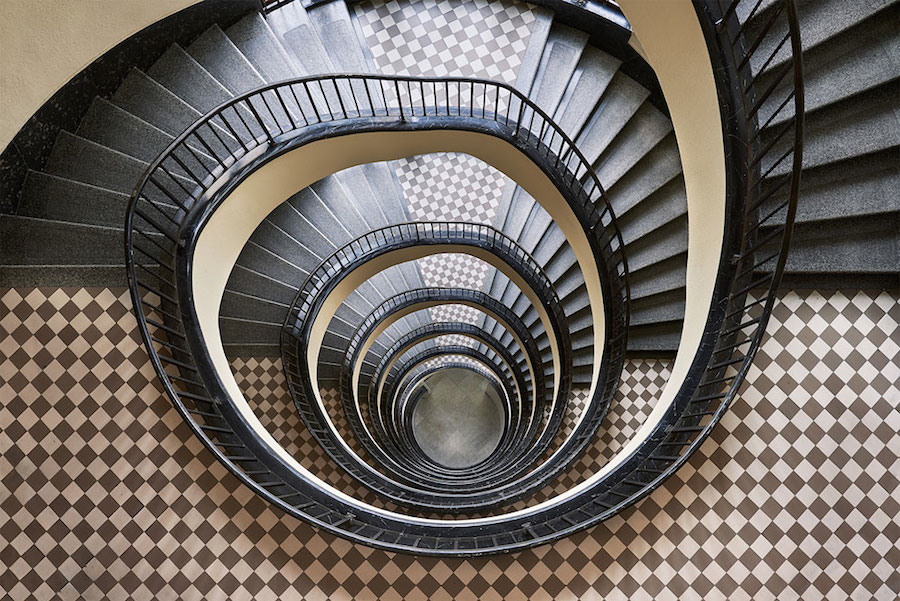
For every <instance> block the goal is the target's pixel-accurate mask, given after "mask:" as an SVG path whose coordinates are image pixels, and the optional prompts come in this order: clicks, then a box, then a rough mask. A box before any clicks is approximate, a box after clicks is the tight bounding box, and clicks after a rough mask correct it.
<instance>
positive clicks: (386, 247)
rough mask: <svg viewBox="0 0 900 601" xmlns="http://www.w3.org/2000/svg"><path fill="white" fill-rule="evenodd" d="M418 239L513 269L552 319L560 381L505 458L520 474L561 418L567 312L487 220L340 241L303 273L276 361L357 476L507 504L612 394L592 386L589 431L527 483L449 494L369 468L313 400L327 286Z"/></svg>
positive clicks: (464, 505)
mask: <svg viewBox="0 0 900 601" xmlns="http://www.w3.org/2000/svg"><path fill="white" fill-rule="evenodd" d="M421 244H429V245H451V246H462V247H474V248H479V249H484V250H488V251H489V252H491V254H492V255H494V256H496V257H498V258H500V259H501V260H502V261H503V262H504V263H506V264H507V265H509V266H510V267H511V268H513V270H515V271H516V272H517V273H518V275H519V276H521V277H522V278H523V279H524V280H525V282H526V283H528V284H529V285H530V287H531V290H533V291H534V292H535V294H536V295H537V296H538V298H539V299H540V302H541V304H542V305H543V306H544V307H545V308H546V309H547V311H548V313H549V314H550V315H551V316H552V318H551V325H553V327H554V332H553V336H554V337H555V338H556V339H557V340H558V341H559V343H558V347H559V349H560V353H561V363H562V364H561V370H562V372H561V375H560V382H561V385H560V387H559V388H558V389H557V390H556V398H554V399H553V400H552V403H553V404H552V412H551V417H550V420H549V421H548V422H547V424H546V425H545V426H544V429H543V431H542V433H541V435H540V437H539V438H538V439H537V441H536V442H535V443H534V444H533V445H532V446H531V447H529V448H528V449H527V452H525V453H524V454H523V455H522V456H520V457H517V458H516V460H515V461H512V462H510V463H509V465H507V466H506V468H505V471H504V473H506V474H514V473H516V472H521V471H522V470H524V469H525V468H526V467H527V466H528V465H530V464H531V463H532V462H533V461H535V460H536V459H537V458H538V457H540V455H541V454H542V453H543V451H544V450H545V449H546V448H547V446H549V445H550V443H551V442H552V440H553V438H554V436H555V434H556V431H557V430H558V428H559V425H560V424H561V423H562V419H563V410H564V406H565V402H566V400H567V398H568V392H569V378H570V367H569V366H570V365H571V348H570V343H569V340H568V331H567V329H566V328H565V325H564V324H565V323H566V322H565V312H564V311H563V309H562V306H561V304H560V301H559V298H558V296H557V294H556V292H555V290H554V287H553V285H552V283H551V282H550V280H549V278H548V277H547V276H546V275H545V274H544V273H543V269H542V268H541V267H540V265H539V264H538V263H537V262H536V261H535V260H534V259H533V258H532V257H531V256H530V255H529V254H528V253H527V252H526V251H525V250H524V249H522V248H521V247H520V246H519V245H518V244H516V243H515V242H513V241H512V240H511V239H510V238H508V237H507V236H506V235H505V234H503V233H502V232H500V231H498V230H496V229H495V228H493V227H491V226H489V225H485V224H475V223H460V222H412V223H404V224H398V225H392V226H386V227H383V228H379V229H377V230H373V231H372V232H369V233H367V234H365V235H363V236H361V237H359V238H357V239H355V240H353V241H351V242H349V243H347V244H345V245H344V246H343V247H341V248H339V249H337V250H336V251H335V252H334V253H332V255H330V256H329V257H328V258H326V259H325V260H323V261H322V263H321V264H320V265H319V267H318V268H316V269H315V270H313V271H312V272H311V273H310V274H309V276H307V278H306V281H305V283H304V284H303V286H301V287H300V288H299V289H298V291H297V294H296V295H295V298H294V302H293V303H292V304H291V307H290V309H289V310H288V315H287V317H286V318H285V324H284V328H283V330H282V361H283V362H284V368H285V374H286V376H287V381H288V385H289V388H290V391H291V395H292V396H293V398H294V399H295V404H296V406H297V408H298V410H299V411H300V413H301V416H302V417H303V420H304V422H305V423H306V425H307V428H308V429H309V430H310V431H311V432H312V433H313V435H314V436H315V437H316V439H317V441H318V442H319V444H320V445H321V446H322V447H323V448H324V449H325V450H326V452H328V454H329V455H330V456H331V457H332V458H333V459H334V460H335V461H336V462H337V463H338V464H340V465H341V466H342V467H343V468H344V470H345V471H347V473H348V474H350V475H351V476H353V477H354V478H355V479H356V480H358V481H359V482H361V483H363V484H365V485H366V486H367V487H369V488H370V489H372V490H374V491H376V492H378V493H379V494H382V495H383V496H385V497H387V498H390V499H391V500H393V501H394V502H398V503H406V504H415V505H416V506H418V507H421V508H426V509H434V510H438V511H449V512H462V511H468V510H471V509H476V508H482V507H488V506H494V505H497V504H500V503H506V502H510V501H511V500H514V499H515V498H519V497H521V496H523V495H525V494H528V492H530V491H532V490H537V489H539V488H540V487H541V486H543V483H544V482H545V481H546V480H547V479H549V478H552V477H553V476H554V475H555V474H556V473H558V472H559V471H561V470H562V469H564V468H565V467H566V466H567V465H569V464H570V463H571V462H572V461H574V459H575V457H576V455H577V453H578V452H579V451H580V449H581V447H582V446H583V444H584V443H585V442H586V441H587V440H588V439H589V438H591V437H592V436H593V432H594V431H595V430H596V428H597V427H598V426H599V423H600V420H602V418H603V415H604V414H605V412H606V410H607V408H608V406H609V402H610V400H611V394H610V393H609V391H608V390H607V389H600V388H598V389H597V390H596V391H595V394H594V398H592V399H591V402H590V403H589V405H588V409H587V413H588V414H589V415H588V417H586V419H584V420H583V421H582V423H581V424H579V428H580V432H585V431H586V430H587V429H588V428H590V429H591V430H590V431H589V432H587V433H586V435H583V436H580V437H572V438H571V439H570V440H568V441H567V443H566V444H564V445H563V447H561V448H560V449H559V450H558V452H557V453H555V454H554V456H553V457H552V458H551V460H550V461H548V462H546V463H545V464H543V465H542V466H540V467H539V468H537V469H536V471H535V472H532V473H530V474H529V475H528V476H529V477H528V478H527V481H526V478H525V477H524V476H519V477H518V478H517V479H515V480H513V481H511V482H509V483H507V484H505V485H504V486H502V487H497V488H495V489H493V490H491V491H489V492H488V491H485V492H454V493H452V494H451V493H449V492H447V493H443V494H440V493H438V492H436V491H425V490H422V491H421V493H420V494H415V493H414V492H412V491H410V490H409V489H408V486H409V485H403V486H400V487H398V484H400V483H398V482H396V481H394V480H393V479H391V478H388V477H386V475H383V474H381V473H379V472H378V471H376V470H374V469H373V468H372V467H371V466H369V465H368V464H366V463H365V462H364V461H362V460H361V458H360V457H359V456H357V455H356V454H355V453H353V451H352V450H351V449H350V447H349V445H348V444H347V443H346V441H344V440H343V439H342V438H341V437H340V436H339V434H338V433H337V432H336V431H335V430H334V427H333V426H332V425H331V424H330V422H329V421H328V419H327V414H326V412H325V411H324V408H323V407H322V406H321V404H320V403H319V402H317V400H315V399H316V396H315V395H316V390H317V383H316V382H314V381H312V380H311V378H310V376H309V366H308V365H307V363H306V361H307V359H306V348H307V347H308V337H309V332H310V331H311V330H312V328H313V323H314V320H315V319H316V318H317V315H318V312H319V309H320V307H321V306H323V304H324V303H325V302H326V300H327V298H328V294H329V293H330V291H331V290H333V289H334V288H336V287H337V286H338V284H339V283H340V281H341V280H342V279H343V278H344V277H346V276H347V274H348V273H350V272H352V271H353V270H354V269H356V268H357V267H358V266H360V265H363V264H365V263H367V262H369V261H371V260H373V259H375V258H377V257H380V256H381V255H383V254H386V253H389V252H394V251H397V250H400V249H403V248H408V247H412V246H419V245H421ZM357 408H358V406H357ZM532 415H533V417H532V419H531V421H530V426H529V429H528V430H527V432H526V433H525V435H524V438H525V439H526V440H531V439H532V438H533V437H534V436H535V435H536V434H537V427H538V423H539V422H538V420H537V419H535V417H539V416H540V412H537V411H532ZM370 418H371V416H370ZM358 419H360V420H362V415H361V414H360V415H358ZM371 421H372V422H373V423H374V424H376V426H377V427H378V430H376V433H377V434H378V436H379V437H381V438H382V440H385V439H386V434H385V433H384V432H383V423H381V422H379V421H378V419H377V416H376V417H375V418H371ZM370 436H371V435H370ZM382 455H383V458H384V459H386V460H388V461H389V460H390V458H389V457H387V456H386V455H384V454H383V453H382ZM395 463H396V462H395ZM499 479H500V478H499V477H498V480H499ZM504 479H505V477H504ZM491 482H493V480H491ZM411 484H412V483H411Z"/></svg>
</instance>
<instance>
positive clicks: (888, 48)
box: [758, 6, 900, 125]
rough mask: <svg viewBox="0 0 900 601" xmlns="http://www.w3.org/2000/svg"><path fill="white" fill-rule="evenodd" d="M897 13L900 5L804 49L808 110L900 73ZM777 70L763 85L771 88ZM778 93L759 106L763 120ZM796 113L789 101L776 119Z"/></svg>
mask: <svg viewBox="0 0 900 601" xmlns="http://www.w3.org/2000/svg"><path fill="white" fill-rule="evenodd" d="M898 13H900V6H895V7H893V8H891V9H888V10H887V11H885V14H883V15H879V16H878V17H877V18H871V19H868V20H866V21H864V22H862V23H860V24H858V25H856V26H854V27H852V28H849V29H845V30H843V31H841V32H840V33H839V34H838V35H837V36H835V37H834V38H832V39H831V40H829V41H827V42H826V43H823V44H821V45H819V46H817V47H815V48H812V49H805V50H804V52H803V61H804V65H803V88H804V94H805V109H806V114H807V115H809V114H811V113H813V112H815V111H817V110H819V109H822V108H825V107H827V106H830V105H832V104H835V103H837V102H840V101H843V100H845V99H847V98H850V97H852V96H856V95H857V94H861V93H864V92H865V91H866V90H870V89H872V88H875V87H878V86H880V85H883V84H885V83H888V82H889V81H891V80H894V79H897V78H898V77H900V67H898V66H897V65H898V63H897V61H898V56H900V39H898V36H897V35H895V33H896V23H897V20H898V18H900V17H898ZM775 72H777V69H776V70H775V71H772V70H770V71H769V75H768V76H766V75H764V76H763V77H762V78H761V79H760V81H759V84H758V88H759V89H763V90H764V89H766V88H767V87H768V85H769V83H770V81H771V79H772V78H773V77H774V73H775ZM782 89H783V87H782ZM773 97H777V101H776V100H773V101H772V102H767V105H766V106H764V107H763V109H762V110H761V111H760V120H761V121H762V122H765V121H766V120H767V119H768V118H769V117H770V116H771V114H772V111H773V110H775V109H776V108H778V104H779V103H780V102H781V100H782V99H783V98H784V95H783V94H779V93H778V92H776V93H775V94H773ZM793 114H794V113H793V105H789V106H787V107H785V108H784V109H783V110H782V111H780V112H779V114H778V116H776V117H775V119H774V120H773V124H776V125H777V124H778V123H781V122H783V121H784V120H786V119H788V118H790V117H792V116H793Z"/></svg>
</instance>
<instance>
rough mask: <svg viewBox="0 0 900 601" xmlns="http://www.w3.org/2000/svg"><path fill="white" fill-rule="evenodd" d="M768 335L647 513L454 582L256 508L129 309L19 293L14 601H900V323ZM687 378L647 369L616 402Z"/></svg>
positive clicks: (6, 482)
mask: <svg viewBox="0 0 900 601" xmlns="http://www.w3.org/2000/svg"><path fill="white" fill-rule="evenodd" d="M769 332H770V335H769V337H768V338H767V340H766V341H765V342H764V343H763V345H762V347H761V350H760V354H759V356H758V359H757V361H756V363H755V364H754V367H753V369H752V370H751V372H750V374H749V376H748V383H747V384H746V385H745V386H744V388H743V390H742V392H741V394H740V396H739V398H738V399H736V401H735V402H734V404H733V405H732V408H731V409H730V411H729V412H728V414H727V415H726V417H725V419H724V420H723V421H722V423H721V424H720V426H718V427H717V428H716V430H715V431H714V433H713V435H712V436H711V437H710V439H708V440H707V441H706V443H705V444H704V445H703V446H702V447H701V448H700V450H699V451H698V452H697V453H696V454H695V455H694V456H692V458H691V459H690V461H689V462H688V464H687V465H686V466H685V467H684V468H683V469H682V470H680V471H679V472H678V473H677V474H676V475H675V476H674V477H672V478H670V479H669V480H668V481H667V482H666V483H665V484H664V485H663V486H662V487H661V488H659V489H658V490H657V491H655V492H654V493H653V494H652V495H650V496H649V497H648V498H646V499H645V500H643V501H642V502H640V503H639V504H638V505H636V506H635V507H633V508H631V509H629V510H627V511H625V512H624V513H623V514H621V515H620V516H617V517H614V518H612V519H610V520H607V521H605V522H603V523H602V524H600V525H598V526H597V527H595V528H593V529H591V530H589V531H587V532H583V533H580V534H577V535H575V536H572V537H570V538H568V539H566V540H562V541H559V542H557V543H554V544H552V545H545V546H543V547H539V548H537V549H533V550H529V551H524V552H521V553H516V554H511V555H505V556H499V557H490V558H481V559H471V560H452V561H450V560H437V559H426V558H416V557H411V556H407V555H397V554H391V553H385V552H381V551H376V550H372V549H368V548H365V547H359V546H354V545H352V544H350V543H348V542H345V541H343V540H339V539H336V538H334V537H331V536H329V535H327V534H324V533H320V532H317V531H315V530H314V529H312V528H310V527H309V526H306V525H305V524H303V523H300V522H298V521H297V520H295V519H293V518H290V517H288V516H286V515H283V514H281V513H279V512H277V511H274V510H273V509H272V508H270V507H269V506H267V505H266V503H264V502H263V501H261V500H260V499H258V498H257V497H255V496H254V495H253V494H252V493H251V492H250V491H249V490H248V489H247V488H246V487H244V486H242V485H241V484H240V483H239V482H238V481H237V480H236V479H235V478H233V477H232V476H231V475H230V474H229V473H228V472H227V471H226V470H225V469H224V468H222V467H221V466H219V464H218V463H216V462H215V460H213V459H212V457H211V456H210V454H209V453H208V452H207V451H206V450H205V449H204V448H203V447H202V445H201V444H200V443H199V442H198V441H197V440H196V439H195V437H194V436H193V435H192V434H191V432H190V430H189V429H188V427H187V426H186V425H185V424H184V423H183V422H182V420H181V418H180V417H179V416H178V414H177V413H176V412H175V410H174V409H173V408H172V406H171V404H170V403H169V401H168V400H167V399H166V398H165V396H164V395H163V394H162V391H161V390H160V388H159V386H158V385H157V384H156V383H155V382H156V380H155V374H154V373H153V369H152V367H151V366H150V364H149V363H148V361H147V358H146V355H145V354H144V352H143V350H142V348H141V345H140V341H139V338H138V336H137V332H136V328H135V323H134V319H133V317H132V316H131V314H130V303H129V299H128V295H127V293H126V292H125V291H124V290H123V289H117V290H110V289H13V290H9V289H6V290H0V599H2V600H4V601H5V600H13V601H25V600H37V599H123V598H135V599H280V598H298V599H346V600H349V599H421V598H436V599H546V600H550V599H554V600H557V599H563V600H570V599H610V600H624V599H639V600H650V599H653V600H674V599H703V600H708V599H709V600H724V599H728V600H738V601H742V600H748V601H749V600H753V601H757V600H776V599H777V600H779V601H786V600H803V601H809V600H820V599H833V600H841V601H844V600H846V599H865V600H870V599H876V600H879V601H882V600H883V601H888V600H890V601H893V600H894V599H896V598H897V597H898V595H900V574H898V569H897V568H898V566H900V500H898V499H900V480H898V476H897V474H898V473H900V386H898V383H900V299H898V297H897V296H894V295H890V294H886V293H877V294H874V293H864V292H858V293H852V294H846V293H842V292H836V293H829V294H825V295H822V294H818V293H814V292H804V293H787V294H785V295H784V296H783V298H782V300H781V302H779V303H778V304H777V305H776V308H775V312H774V315H773V320H772V323H771V325H770V328H769ZM234 369H235V372H236V373H238V379H239V380H240V381H241V385H242V386H243V387H244V390H246V391H247V392H248V395H250V396H256V397H257V398H258V401H257V407H256V411H257V414H258V415H263V416H268V419H269V420H270V423H271V424H273V426H272V427H273V428H274V429H275V430H276V431H278V430H280V431H282V432H283V433H284V434H283V436H284V437H285V439H286V440H289V439H290V437H291V436H293V435H292V434H289V430H290V426H288V425H281V424H283V423H284V422H283V421H282V418H280V417H277V416H276V413H275V412H271V411H273V410H270V408H269V407H268V406H266V405H264V404H263V403H262V397H263V396H264V395H268V394H271V395H273V399H277V398H278V395H279V394H281V393H280V392H279V386H283V384H281V382H282V380H280V379H279V378H280V376H278V373H277V369H276V367H275V365H274V364H271V365H270V364H265V363H263V362H259V363H258V364H256V363H253V362H249V361H248V362H247V363H246V364H244V365H238V364H235V365H234ZM667 369H668V366H667V365H666V364H664V363H659V364H656V363H653V362H648V364H642V363H639V362H634V363H633V364H632V365H631V366H630V367H629V368H628V373H629V375H628V376H627V377H626V380H625V382H624V384H623V393H622V394H621V395H620V397H619V399H618V402H619V403H623V404H624V403H625V402H626V401H627V400H628V396H629V390H628V389H629V388H631V389H637V388H642V389H644V390H646V391H649V392H655V391H656V390H658V388H659V386H660V385H661V383H662V381H663V380H664V379H665V377H666V376H667ZM635 394H637V393H635ZM635 398H637V397H635ZM272 402H275V400H273V401H270V403H272ZM283 404H284V405H287V403H283ZM637 413H638V414H641V413H643V409H641V410H639V411H638V412H637ZM620 415H622V416H627V415H629V411H627V410H625V411H622V412H621V413H620ZM620 419H621V420H623V423H624V422H627V421H629V419H630V418H628V417H621V418H620ZM298 427H300V426H299V425H298ZM632 427H633V426H632ZM300 429H301V430H302V427H300ZM621 435H622V436H627V435H626V434H621ZM618 436H619V434H616V436H615V439H618ZM294 440H295V441H299V440H300V438H299V435H297V437H296V438H294ZM611 440H612V439H611ZM293 444H295V445H298V444H302V443H300V442H295V443H293ZM597 444H599V445H604V446H603V449H604V450H603V451H602V452H601V453H600V456H604V453H606V452H609V451H607V450H606V449H607V446H608V445H609V444H611V442H610V441H609V440H607V441H599V442H598V443H597ZM322 469H323V470H324V469H326V467H325V466H322ZM572 477H573V478H575V477H579V478H580V476H572Z"/></svg>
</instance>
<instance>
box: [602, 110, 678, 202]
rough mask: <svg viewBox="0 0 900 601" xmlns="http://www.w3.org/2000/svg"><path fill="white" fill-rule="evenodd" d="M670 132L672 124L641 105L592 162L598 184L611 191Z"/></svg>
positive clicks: (657, 111)
mask: <svg viewBox="0 0 900 601" xmlns="http://www.w3.org/2000/svg"><path fill="white" fill-rule="evenodd" d="M671 131H672V122H671V121H669V119H668V118H667V117H666V116H665V115H663V114H662V113H661V112H659V110H658V109H657V108H656V107H654V106H653V105H651V104H649V103H644V105H643V106H641V108H639V109H638V110H637V112H636V113H635V114H634V116H633V117H632V118H631V119H630V120H629V121H628V123H626V124H625V127H623V128H622V131H620V132H619V134H618V135H617V136H616V138H615V140H613V141H612V143H611V144H610V145H609V146H608V147H607V148H606V150H605V151H604V152H603V154H602V155H601V157H600V159H599V160H598V161H597V162H596V163H595V165H594V170H595V171H596V172H597V177H598V178H599V179H600V184H601V185H602V186H603V187H604V188H605V189H609V188H612V186H613V185H614V184H615V183H616V182H617V181H618V180H619V178H621V177H622V176H623V175H624V174H626V173H627V172H628V170H629V169H631V168H632V167H634V166H635V165H636V164H637V163H638V162H639V161H640V160H641V159H642V158H644V156H645V155H646V154H647V153H648V152H650V151H651V150H652V149H653V148H654V147H655V146H656V145H657V144H658V143H659V142H660V141H661V140H662V139H663V138H664V137H665V136H666V135H667V134H668V133H669V132H671Z"/></svg>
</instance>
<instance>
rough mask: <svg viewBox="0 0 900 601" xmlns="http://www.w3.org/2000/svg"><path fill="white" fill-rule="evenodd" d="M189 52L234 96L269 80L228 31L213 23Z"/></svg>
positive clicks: (188, 48) (190, 47)
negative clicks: (257, 68)
mask: <svg viewBox="0 0 900 601" xmlns="http://www.w3.org/2000/svg"><path fill="white" fill-rule="evenodd" d="M187 52H188V54H190V55H191V57H193V59H194V60H195V61H197V63H198V64H200V66H202V67H203V68H204V69H205V70H206V71H207V72H208V73H209V74H210V75H212V76H213V77H215V78H216V79H217V80H218V81H219V83H221V84H222V85H223V86H224V87H225V88H226V89H227V90H228V91H229V92H231V94H232V95H238V94H241V93H244V92H247V91H249V90H252V89H255V88H258V87H260V86H262V85H264V84H265V83H266V80H265V78H264V77H263V76H262V75H261V74H260V73H259V71H257V70H256V67H254V66H253V63H251V62H250V61H249V60H248V59H247V57H246V56H244V54H243V53H242V52H241V51H240V50H239V49H238V47H237V46H235V45H234V42H232V41H231V39H229V37H228V36H227V35H225V32H223V31H222V30H221V29H219V26H218V25H213V26H212V27H210V28H209V29H207V30H206V31H205V32H203V34H202V35H201V36H200V37H199V38H197V39H196V40H194V42H193V43H191V45H190V46H188V47H187Z"/></svg>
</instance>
